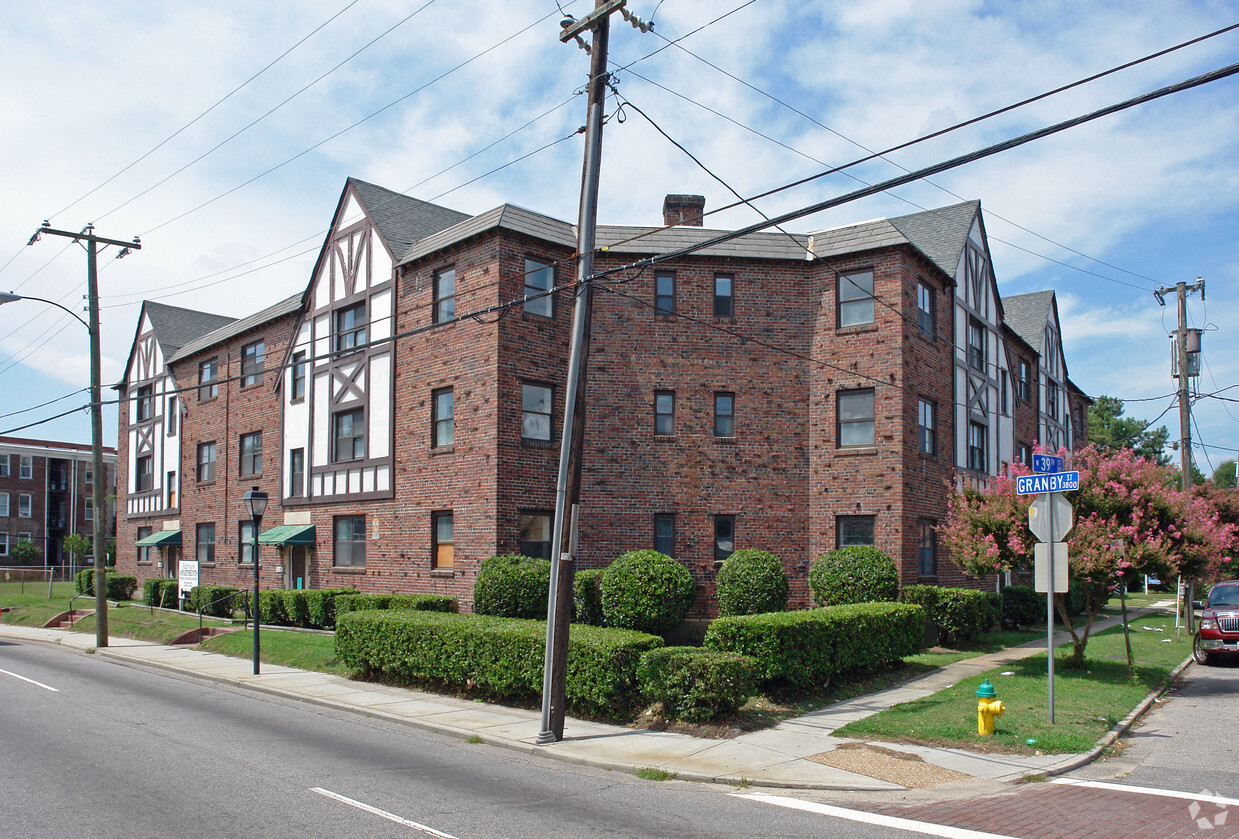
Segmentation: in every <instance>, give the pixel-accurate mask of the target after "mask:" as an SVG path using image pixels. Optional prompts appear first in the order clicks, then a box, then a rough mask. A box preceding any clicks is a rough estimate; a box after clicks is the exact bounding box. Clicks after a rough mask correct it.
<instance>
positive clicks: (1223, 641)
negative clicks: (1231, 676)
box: [1192, 580, 1239, 664]
mask: <svg viewBox="0 0 1239 839" xmlns="http://www.w3.org/2000/svg"><path fill="white" fill-rule="evenodd" d="M1203 608H1204V613H1203V614H1202V615H1201V616H1200V629H1199V631H1197V633H1196V639H1195V643H1194V644H1193V648H1192V654H1193V655H1194V656H1195V658H1196V660H1197V661H1198V662H1200V663H1201V664H1214V663H1216V662H1217V660H1218V659H1219V658H1220V657H1221V656H1223V655H1233V656H1239V580H1226V581H1225V582H1221V583H1218V584H1217V585H1215V586H1214V587H1213V588H1212V589H1211V590H1210V591H1209V599H1208V600H1206V601H1205V602H1204V604H1203Z"/></svg>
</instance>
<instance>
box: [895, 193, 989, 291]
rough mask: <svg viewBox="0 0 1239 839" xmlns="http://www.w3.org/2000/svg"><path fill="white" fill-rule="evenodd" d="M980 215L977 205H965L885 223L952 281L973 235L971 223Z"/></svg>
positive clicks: (927, 211) (973, 203)
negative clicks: (904, 237)
mask: <svg viewBox="0 0 1239 839" xmlns="http://www.w3.org/2000/svg"><path fill="white" fill-rule="evenodd" d="M980 211H981V202H980V201H964V202H963V203H961V204H952V205H951V206H949V207H939V208H938V209H936V210H926V211H925V212H922V213H912V214H911V215H906V216H898V217H896V218H892V219H887V221H888V222H889V223H890V225H891V226H892V227H894V228H895V229H896V230H898V231H899V232H900V233H902V234H903V235H904V236H906V237H907V238H908V241H909V242H911V243H912V244H913V245H915V246H916V248H917V249H918V250H919V251H921V253H923V254H925V255H926V256H927V257H929V258H930V260H932V261H933V263H934V264H935V265H937V266H938V267H939V268H941V269H942V270H943V271H945V272H946V273H947V275H948V276H950V277H954V276H955V272H956V271H957V270H958V269H959V258H960V256H961V255H962V254H963V252H964V246H965V245H966V244H967V242H968V234H969V233H971V232H972V222H973V220H974V219H975V218H976V216H977V213H979V212H980Z"/></svg>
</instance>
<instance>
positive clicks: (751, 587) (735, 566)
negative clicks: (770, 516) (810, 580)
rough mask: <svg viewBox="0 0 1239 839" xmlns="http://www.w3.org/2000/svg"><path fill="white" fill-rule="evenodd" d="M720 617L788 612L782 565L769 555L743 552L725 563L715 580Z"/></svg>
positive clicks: (787, 593)
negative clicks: (786, 610) (785, 610)
mask: <svg viewBox="0 0 1239 839" xmlns="http://www.w3.org/2000/svg"><path fill="white" fill-rule="evenodd" d="M715 586H717V591H718V613H719V615H720V616H724V617H725V616H727V615H758V614H761V613H762V612H782V611H783V610H784V609H786V608H787V598H788V595H789V594H790V589H789V586H788V583H787V574H786V573H784V571H783V563H782V562H780V561H779V558H778V557H777V556H775V555H774V554H772V553H769V552H768V551H758V550H754V549H752V548H743V549H741V550H738V551H736V552H735V553H733V554H732V555H731V556H729V557H727V559H726V560H724V561H723V567H722V568H720V569H718V576H717V577H716V578H715Z"/></svg>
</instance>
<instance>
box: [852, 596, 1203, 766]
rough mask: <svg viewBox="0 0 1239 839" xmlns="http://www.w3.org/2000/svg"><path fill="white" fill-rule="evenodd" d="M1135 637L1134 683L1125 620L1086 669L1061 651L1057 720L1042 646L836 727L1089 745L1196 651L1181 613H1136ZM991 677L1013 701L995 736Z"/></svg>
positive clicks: (972, 740) (941, 738) (1018, 743)
mask: <svg viewBox="0 0 1239 839" xmlns="http://www.w3.org/2000/svg"><path fill="white" fill-rule="evenodd" d="M1131 642H1132V653H1133V656H1134V658H1135V661H1136V682H1135V683H1134V684H1133V683H1132V682H1131V681H1130V679H1129V678H1128V672H1127V657H1126V651H1125V648H1124V644H1123V631H1122V628H1121V627H1116V628H1114V629H1111V630H1107V631H1106V632H1103V633H1101V634H1100V635H1097V636H1095V637H1093V638H1091V639H1090V640H1089V643H1088V650H1087V654H1086V655H1087V665H1086V667H1085V669H1083V670H1069V669H1067V668H1066V667H1065V666H1063V664H1062V655H1061V654H1060V656H1059V662H1058V664H1057V665H1056V667H1055V679H1054V687H1055V690H1054V693H1055V702H1054V709H1055V724H1054V725H1050V724H1049V722H1048V720H1047V716H1048V706H1049V697H1048V687H1047V681H1048V677H1047V673H1046V669H1047V668H1046V658H1045V654H1044V653H1041V654H1039V655H1036V656H1033V657H1031V658H1027V659H1024V660H1022V661H1019V662H1016V663H1015V664H1011V665H1007V666H1006V667H1003V668H995V669H994V670H990V671H988V672H986V673H982V674H981V675H980V676H977V677H975V678H970V679H968V680H967V681H965V682H961V683H960V684H957V685H955V686H954V687H951V688H948V689H946V690H943V691H939V692H938V693H936V694H934V695H933V696H929V697H926V698H925V699H920V700H916V701H913V702H906V703H904V704H902V705H897V706H895V707H894V708H891V709H889V710H886V711H883V712H881V713H879V714H875V715H873V716H871V717H867V718H865V719H862V720H858V721H856V722H854V723H850V724H848V725H846V726H844V727H843V728H841V729H839V731H838V732H836V733H837V734H839V735H840V736H844V737H862V738H866V737H868V738H875V739H884V740H895V741H899V742H908V743H922V744H927V745H945V746H958V747H962V748H976V747H978V746H981V747H986V748H994V749H997V750H1002V751H1009V752H1016V753H1021V754H1032V753H1034V752H1036V751H1042V752H1084V751H1088V750H1089V749H1090V748H1092V746H1093V744H1094V743H1096V742H1097V740H1098V739H1099V738H1100V737H1101V736H1102V735H1103V734H1104V733H1105V732H1106V731H1107V730H1109V729H1110V727H1111V726H1112V725H1114V724H1115V723H1116V722H1118V721H1119V720H1121V719H1122V718H1123V717H1125V716H1127V714H1128V713H1130V712H1131V711H1132V710H1133V709H1134V708H1135V707H1136V705H1138V704H1139V703H1140V701H1141V700H1142V699H1143V698H1144V697H1145V696H1146V695H1147V694H1148V693H1149V691H1150V690H1153V689H1154V688H1156V687H1158V686H1160V685H1162V684H1163V683H1164V682H1165V681H1166V677H1167V676H1168V674H1169V673H1170V671H1171V670H1173V669H1174V668H1175V667H1176V666H1178V665H1179V664H1180V663H1181V662H1183V660H1184V659H1186V658H1187V657H1188V655H1190V653H1191V639H1190V638H1189V637H1188V636H1187V635H1186V633H1184V634H1183V635H1182V637H1176V634H1175V629H1174V618H1173V617H1171V618H1167V617H1165V616H1161V615H1156V616H1149V617H1145V618H1141V619H1138V620H1134V621H1132V632H1131ZM1059 649H1060V650H1062V649H1063V648H1062V647H1060V648H1059ZM1003 673H1011V674H1012V675H1003ZM985 678H988V679H989V680H990V682H991V683H993V685H994V686H995V688H996V689H997V691H998V699H1000V700H1002V702H1003V704H1004V705H1005V706H1006V710H1005V713H1004V714H1003V716H1002V717H1000V718H999V719H998V720H997V723H996V731H995V733H994V735H993V736H992V737H984V736H981V735H978V734H977V699H976V690H977V687H978V686H979V685H980V683H981V681H982V680H983V679H985ZM1030 740H1031V741H1032V742H1029V741H1030Z"/></svg>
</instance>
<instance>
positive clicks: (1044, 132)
mask: <svg viewBox="0 0 1239 839" xmlns="http://www.w3.org/2000/svg"><path fill="white" fill-rule="evenodd" d="M1236 73H1239V63H1236V64H1229V65H1227V66H1225V67H1221V68H1218V69H1217V70H1213V71H1210V72H1208V73H1203V74H1201V75H1199V76H1195V77H1193V78H1190V79H1185V80H1184V81H1181V82H1178V83H1176V84H1173V85H1168V86H1166V87H1162V88H1158V89H1157V90H1154V91H1150V92H1149V93H1145V94H1141V95H1140V96H1135V97H1132V98H1131V99H1126V100H1123V101H1122V102H1117V103H1115V104H1113V105H1107V106H1106V107H1104V108H1099V109H1097V110H1095V111H1090V112H1089V113H1086V114H1083V115H1081V116H1078V117H1073V118H1072V119H1068V120H1064V121H1063V122H1058V123H1055V124H1053V125H1049V126H1046V127H1044V128H1040V129H1037V130H1035V131H1030V132H1028V133H1026V134H1022V135H1020V136H1018V137H1014V138H1011V139H1009V140H1004V141H1002V142H1000V143H994V144H993V145H989V146H986V147H984V148H981V149H977V150H975V151H972V152H968V153H967V154H963V155H960V156H958V157H954V158H951V159H950V160H946V161H943V162H941V163H935V164H933V165H930V166H926V167H924V168H921V169H917V170H916V171H913V172H909V173H906V174H903V175H899V176H897V177H894V178H891V179H889V180H886V181H882V182H881V183H878V184H875V185H873V186H869V187H865V188H862V189H858V190H854V191H852V192H849V193H846V194H844V195H841V196H837V197H835V198H831V199H828V200H826V201H820V202H818V203H816V204H810V205H808V206H806V207H801V208H800V209H797V210H792V211H789V212H786V213H783V214H781V215H778V216H775V217H774V218H773V219H771V220H770V221H766V222H759V223H756V224H751V225H748V226H747V227H742V228H739V229H737V230H733V231H729V232H727V233H723V234H720V235H718V236H713V237H710V238H708V239H704V240H702V241H700V242H697V243H695V244H692V245H687V246H685V247H682V248H678V249H676V250H674V251H669V252H666V253H663V254H660V255H657V256H652V257H647V258H645V259H641V260H637V261H635V262H631V263H628V264H627V265H622V266H618V267H616V268H611V269H608V270H606V271H603V272H600V273H598V274H596V275H595V277H603V276H607V275H609V274H613V273H617V272H619V271H623V270H626V269H631V268H638V267H644V266H649V265H656V264H658V263H660V262H666V261H668V260H671V259H678V258H680V257H683V256H688V255H689V254H692V253H696V252H697V251H700V250H704V249H706V248H710V247H714V246H716V245H720V244H723V243H724V242H729V241H731V240H733V239H738V238H741V237H743V236H748V235H750V234H752V233H758V232H761V231H762V230H765V229H766V228H768V227H773V226H774V225H777V224H784V223H786V222H788V221H794V220H796V219H799V218H803V217H805V216H808V215H813V214H814V213H819V212H822V211H823V210H828V209H831V208H832V207H837V206H840V205H842V204H847V203H850V202H852V201H856V200H858V199H860V198H865V197H868V196H870V195H873V194H875V193H878V192H885V191H886V190H888V189H891V188H893V187H896V186H903V185H904V184H907V183H912V182H913V181H918V180H923V179H924V178H926V177H929V176H931V175H936V174H938V173H940V172H946V171H949V170H951V169H956V168H959V167H960V166H963V165H965V164H968V163H974V162H976V161H978V160H984V159H985V158H988V157H992V156H994V155H996V154H999V153H1001V152H1004V151H1009V150H1011V149H1014V148H1018V147H1020V146H1023V145H1026V144H1028V143H1031V142H1032V141H1034V140H1040V139H1043V138H1045V137H1049V136H1052V135H1054V134H1058V133H1060V132H1062V131H1066V130H1067V129H1069V128H1075V127H1077V126H1079V125H1084V124H1086V123H1088V122H1092V121H1094V120H1097V119H1100V118H1101V117H1104V116H1109V115H1111V114H1115V113H1119V112H1121V111H1125V110H1128V109H1130V108H1134V107H1135V106H1137V105H1142V104H1145V103H1147V102H1152V101H1155V100H1157V99H1161V98H1163V97H1166V96H1170V95H1172V94H1175V93H1181V92H1183V91H1185V90H1190V89H1193V88H1196V87H1200V86H1202V85H1206V84H1209V83H1211V82H1215V81H1218V80H1220V79H1225V78H1229V77H1230V76H1233V75H1235V74H1236Z"/></svg>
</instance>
